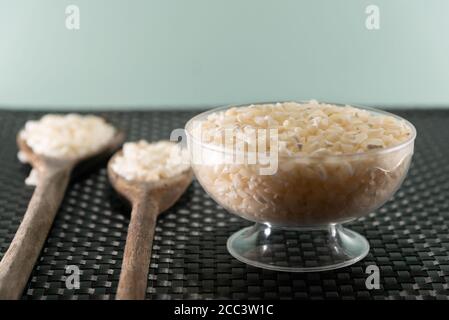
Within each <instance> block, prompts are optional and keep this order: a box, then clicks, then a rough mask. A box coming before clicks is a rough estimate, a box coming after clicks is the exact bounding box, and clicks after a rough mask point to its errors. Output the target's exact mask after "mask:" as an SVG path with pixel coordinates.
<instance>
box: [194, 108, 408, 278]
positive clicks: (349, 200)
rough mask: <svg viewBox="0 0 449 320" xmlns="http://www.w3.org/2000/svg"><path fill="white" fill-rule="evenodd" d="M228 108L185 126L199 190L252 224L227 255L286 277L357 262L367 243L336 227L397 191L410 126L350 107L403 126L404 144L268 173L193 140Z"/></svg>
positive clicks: (238, 154) (288, 162) (285, 163)
mask: <svg viewBox="0 0 449 320" xmlns="http://www.w3.org/2000/svg"><path fill="white" fill-rule="evenodd" d="M231 107H232V106H229V107H222V108H217V109H213V110H210V111H207V112H204V113H201V114H199V115H197V116H196V117H194V118H192V119H191V120H190V121H189V122H188V123H187V124H186V133H187V146H188V149H189V153H190V157H191V163H192V168H193V171H194V173H195V175H196V178H197V179H198V181H199V183H200V184H201V185H202V186H203V188H204V189H205V190H206V192H207V193H208V194H209V195H210V196H211V197H212V198H213V199H214V200H215V201H216V202H218V203H219V204H220V205H221V206H223V207H224V208H226V209H227V210H228V211H229V212H231V213H233V214H235V215H238V216H240V217H243V218H245V219H247V220H249V221H253V222H255V224H254V225H253V226H251V227H247V228H244V229H242V230H240V231H238V232H236V233H235V234H233V235H232V236H231V237H230V238H229V240H228V243H227V247H228V250H229V252H230V253H231V255H233V256H234V257H235V258H236V259H238V260H240V261H242V262H244V263H247V264H250V265H253V266H256V267H261V268H266V269H272V270H279V271H289V272H308V271H324V270H331V269H336V268H340V267H344V266H348V265H351V264H353V263H355V262H357V261H359V260H361V259H363V258H364V257H365V256H366V255H367V254H368V252H369V243H368V241H367V240H366V239H365V238H364V237H363V236H362V235H360V234H358V233H356V232H354V231H352V230H349V229H347V228H345V227H343V226H342V224H343V223H346V222H349V221H352V220H354V219H356V218H358V217H361V216H364V215H366V214H368V213H370V212H373V211H375V210H376V209H378V208H379V207H380V206H382V205H383V204H384V203H385V202H386V201H388V200H389V199H390V198H391V197H392V196H393V194H394V193H395V192H396V191H397V190H398V188H399V187H400V185H401V184H402V182H403V180H404V178H405V176H406V175H407V171H408V168H409V166H410V162H411V158H412V155H413V148H414V140H415V137H416V130H415V128H414V126H413V125H412V124H411V123H409V122H408V121H406V120H404V119H402V118H400V117H398V116H396V115H393V114H390V113H387V112H384V111H380V110H376V109H372V108H365V107H357V108H361V109H366V110H368V111H369V112H371V113H375V114H376V113H378V114H383V115H389V116H392V117H395V118H397V119H401V120H403V121H405V123H406V124H407V125H408V126H409V127H410V130H411V134H410V136H409V138H408V139H407V140H406V141H404V142H402V143H401V144H399V145H396V146H393V147H389V148H382V149H380V148H379V149H373V150H369V151H367V152H364V153H354V154H342V155H325V156H307V155H305V156H304V155H301V156H291V157H288V156H277V158H276V159H275V160H276V170H271V169H272V168H271V169H270V168H269V167H270V166H271V163H270V164H267V161H259V162H257V161H256V162H255V161H254V157H253V158H251V157H250V156H249V151H248V150H245V149H238V148H235V149H234V150H233V151H232V152H230V150H229V149H225V148H223V147H221V146H217V145H214V144H210V143H203V142H202V139H200V138H199V137H201V133H198V132H196V130H198V128H199V127H200V126H198V123H201V121H202V120H204V119H205V118H206V117H208V116H209V115H210V114H212V113H214V112H217V111H224V110H226V109H227V108H231ZM247 153H248V154H247ZM250 159H251V161H250ZM270 159H271V158H270ZM265 160H266V159H265ZM271 160H273V159H271ZM270 170H271V171H270ZM267 172H268V174H267Z"/></svg>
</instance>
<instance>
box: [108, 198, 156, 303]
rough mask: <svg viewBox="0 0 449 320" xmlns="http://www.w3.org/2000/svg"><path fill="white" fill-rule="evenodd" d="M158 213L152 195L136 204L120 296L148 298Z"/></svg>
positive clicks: (124, 297)
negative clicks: (149, 273)
mask: <svg viewBox="0 0 449 320" xmlns="http://www.w3.org/2000/svg"><path fill="white" fill-rule="evenodd" d="M157 214H158V208H157V205H156V203H155V202H154V201H151V200H150V199H145V200H139V201H137V202H136V203H135V204H134V205H133V209H132V212H131V220H130V222H129V226H128V236H127V238H126V246H125V252H124V254H123V262H122V271H121V273H120V280H119V284H118V289H117V295H116V299H118V300H143V299H145V293H146V289H147V281H148V271H149V266H150V258H151V248H152V245H153V237H154V229H155V227H156V219H157Z"/></svg>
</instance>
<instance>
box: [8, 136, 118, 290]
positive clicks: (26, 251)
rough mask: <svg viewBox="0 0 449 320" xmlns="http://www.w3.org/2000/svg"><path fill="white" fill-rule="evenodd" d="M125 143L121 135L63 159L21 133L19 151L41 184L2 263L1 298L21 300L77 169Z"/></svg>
mask: <svg viewBox="0 0 449 320" xmlns="http://www.w3.org/2000/svg"><path fill="white" fill-rule="evenodd" d="M123 141H124V134H123V133H121V132H118V133H117V134H116V135H115V136H114V137H113V138H112V139H111V141H110V142H109V143H108V144H107V145H106V146H104V147H102V148H101V149H99V150H97V151H96V152H93V153H91V154H88V155H86V156H83V157H79V158H73V159H62V158H53V157H46V156H42V155H39V154H36V153H34V152H33V150H32V149H31V148H30V147H29V146H28V144H27V143H26V141H25V140H24V139H22V138H21V136H20V133H19V134H18V135H17V144H18V147H19V150H20V151H22V152H23V153H24V154H25V156H26V157H27V159H28V161H29V162H30V164H31V166H32V167H33V168H34V169H35V170H37V171H38V183H37V185H36V188H35V190H34V193H33V196H32V197H31V200H30V203H29V204H28V208H27V210H26V212H25V215H24V217H23V220H22V222H21V224H20V226H19V228H18V230H17V232H16V234H15V236H14V239H13V240H12V242H11V244H10V246H9V248H8V250H7V251H6V253H5V255H4V256H3V259H2V260H1V261H0V299H19V298H20V296H21V294H22V292H23V289H24V288H25V285H26V283H27V281H28V278H29V276H30V274H31V271H32V270H33V266H34V264H35V263H36V260H37V258H38V257H39V253H40V251H41V249H42V247H43V245H44V243H45V239H46V238H47V235H48V232H49V231H50V228H51V225H52V223H53V220H54V218H55V216H56V213H57V211H58V208H59V206H60V204H61V202H62V199H63V197H64V193H65V190H66V188H67V185H68V183H69V179H70V175H71V173H72V170H73V168H74V167H75V166H76V165H77V164H79V163H80V162H82V161H85V160H91V159H98V158H99V157H101V156H106V155H108V154H109V155H111V154H112V153H113V152H114V151H115V150H117V149H118V148H119V147H120V145H121V144H122V143H123Z"/></svg>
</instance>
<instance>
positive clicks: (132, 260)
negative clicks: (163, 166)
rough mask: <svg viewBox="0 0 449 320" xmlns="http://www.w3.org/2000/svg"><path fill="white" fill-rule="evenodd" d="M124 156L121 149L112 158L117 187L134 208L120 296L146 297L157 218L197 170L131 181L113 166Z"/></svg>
mask: <svg viewBox="0 0 449 320" xmlns="http://www.w3.org/2000/svg"><path fill="white" fill-rule="evenodd" d="M121 155H122V151H119V152H117V153H116V154H115V155H114V156H113V157H112V158H111V159H110V160H109V164H108V175H109V180H110V182H111V184H112V185H113V187H114V188H115V190H116V191H117V192H118V193H119V194H120V195H122V196H123V197H125V198H126V199H127V200H128V201H129V202H130V203H131V205H132V211H131V220H130V222H129V226H128V236H127V238H126V246H125V252H124V254H123V262H122V271H121V273H120V280H119V284H118V289H117V295H116V299H118V300H131V299H132V300H143V299H145V292H146V289H147V280H148V270H149V266H150V257H151V249H152V243H153V236H154V229H155V226H156V219H157V217H158V215H159V214H160V213H161V212H163V211H165V210H167V209H168V208H170V207H171V206H172V205H173V204H174V203H175V202H176V201H177V200H178V199H179V197H180V196H181V195H182V194H183V193H184V191H185V190H186V189H187V187H188V186H189V184H190V183H191V181H192V176H193V173H192V170H191V169H190V168H189V169H187V170H185V171H183V172H182V173H180V174H179V175H176V176H174V177H171V178H167V179H162V180H158V181H154V182H145V181H129V180H126V179H125V178H123V177H121V176H120V175H118V174H117V173H116V172H115V171H114V170H113V169H112V163H113V162H114V161H115V159H116V157H118V156H121Z"/></svg>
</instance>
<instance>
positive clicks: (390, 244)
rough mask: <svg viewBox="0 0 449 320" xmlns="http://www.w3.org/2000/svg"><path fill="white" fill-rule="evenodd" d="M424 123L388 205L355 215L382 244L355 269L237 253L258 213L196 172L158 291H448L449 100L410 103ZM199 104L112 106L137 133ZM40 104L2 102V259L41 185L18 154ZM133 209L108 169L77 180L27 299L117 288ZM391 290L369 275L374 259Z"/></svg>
mask: <svg viewBox="0 0 449 320" xmlns="http://www.w3.org/2000/svg"><path fill="white" fill-rule="evenodd" d="M397 113H398V114H400V115H403V116H405V117H406V118H407V119H409V120H410V121H412V122H413V123H414V124H415V125H416V127H417V130H418V139H417V141H416V152H415V156H414V160H413V164H412V167H411V170H410V173H409V175H408V178H407V179H406V181H405V182H404V184H403V186H402V188H401V189H400V190H399V191H398V193H397V194H396V196H395V197H394V199H393V200H391V201H390V202H388V203H387V204H386V205H385V206H384V207H383V208H381V209H380V210H378V212H377V213H375V214H371V215H369V216H367V217H365V218H362V219H360V220H358V221H357V222H355V223H352V225H351V228H352V229H353V230H355V231H358V232H360V233H361V234H363V235H365V236H366V237H367V239H368V240H369V242H370V244H371V251H370V253H369V255H368V256H367V257H366V258H365V259H364V260H363V261H361V262H359V263H357V264H355V265H353V266H351V267H347V268H343V269H339V270H335V271H329V272H322V273H308V274H299V273H283V272H274V271H268V270H262V269H258V268H254V267H250V266H247V265H245V264H243V263H241V262H239V261H237V260H235V259H234V258H232V257H231V256H230V255H229V254H228V252H227V250H226V240H227V238H228V236H230V235H231V234H232V233H233V232H235V231H237V230H238V229H240V228H242V227H243V226H247V225H249V224H250V223H249V222H246V221H244V220H242V219H240V218H237V217H235V216H233V215H230V214H228V213H227V212H226V211H225V210H224V209H222V208H221V207H219V206H218V205H217V204H216V203H215V202H214V201H212V200H211V199H210V198H209V197H208V196H207V195H206V193H205V192H204V191H203V189H202V188H201V186H199V184H198V183H197V182H194V183H193V185H192V186H190V188H189V189H188V191H187V192H186V194H185V195H184V196H183V197H182V199H181V200H180V201H179V203H178V204H176V205H175V207H173V208H172V209H170V210H168V212H166V213H165V214H164V215H162V216H161V217H160V219H159V222H158V225H157V230H156V235H155V239H154V244H153V256H152V262H151V270H150V275H149V282H148V290H147V297H148V298H153V299H179V298H184V299H199V298H201V299H205V298H206V299H207V298H214V299H215V298H232V299H247V298H251V299H253V298H254V299H264V298H282V299H292V298H293V299H326V298H333V299H449V284H448V283H449V259H448V254H449V230H448V227H449V199H448V197H449V110H447V111H400V112H397ZM193 114H195V112H186V111H183V112H169V111H153V112H111V113H101V115H103V116H106V117H107V118H108V119H110V120H111V121H112V122H113V123H115V124H116V125H117V126H119V127H121V128H123V129H124V130H125V131H126V132H127V134H128V140H135V139H138V138H145V139H148V140H157V139H161V138H164V139H166V138H168V135H169V134H170V132H171V130H172V129H174V128H182V127H183V126H184V123H185V122H186V120H188V119H189V118H190V117H191V116H192V115H193ZM41 115H42V113H39V112H15V111H0V138H1V140H0V141H1V144H0V258H1V257H2V256H3V254H4V253H5V251H6V249H7V248H8V245H9V243H10V241H11V240H12V238H13V236H14V233H15V231H16V229H17V227H18V225H19V223H20V221H21V219H22V216H23V213H24V212H25V209H26V206H27V203H28V201H29V199H30V197H31V194H32V191H33V189H32V188H30V187H25V186H24V183H23V181H24V179H25V177H26V175H27V173H28V170H29V168H28V167H26V166H24V165H21V164H20V163H19V162H18V161H17V160H16V152H17V148H16V145H15V135H16V132H17V131H18V130H19V129H20V127H21V126H22V125H23V124H24V123H25V121H26V120H28V119H33V118H38V117H40V116H41ZM128 212H129V211H128V210H127V208H126V206H124V205H123V204H122V203H121V202H120V200H119V199H118V198H117V196H116V195H115V193H114V191H113V190H112V189H111V187H110V186H109V184H108V181H107V177H106V171H105V169H104V168H98V169H97V170H94V171H93V172H91V173H89V174H87V175H83V176H82V177H79V178H75V179H74V181H73V182H72V183H71V184H70V186H69V188H68V191H67V194H66V197H65V199H64V201H63V203H62V206H61V208H60V210H59V213H58V215H57V217H56V220H55V222H54V225H53V228H52V230H51V232H50V235H49V237H48V239H47V242H46V244H45V247H44V249H43V251H42V253H41V256H40V258H39V261H38V263H37V264H36V266H35V268H34V271H33V273H32V275H31V278H30V280H29V283H28V286H27V288H26V290H25V292H24V296H23V298H24V299H112V298H114V293H115V291H116V286H117V282H118V278H119V274H120V266H121V259H122V254H123V248H124V243H125V238H126V231H127V224H128V221H129V213H128ZM372 264H375V265H377V266H378V267H379V269H380V273H381V289H379V290H368V289H367V288H366V286H365V280H366V277H367V274H366V273H365V269H366V267H367V266H368V265H372ZM67 265H76V266H79V267H80V269H81V271H82V274H81V287H80V289H76V290H70V289H67V288H66V283H65V279H66V275H65V267H66V266H67Z"/></svg>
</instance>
